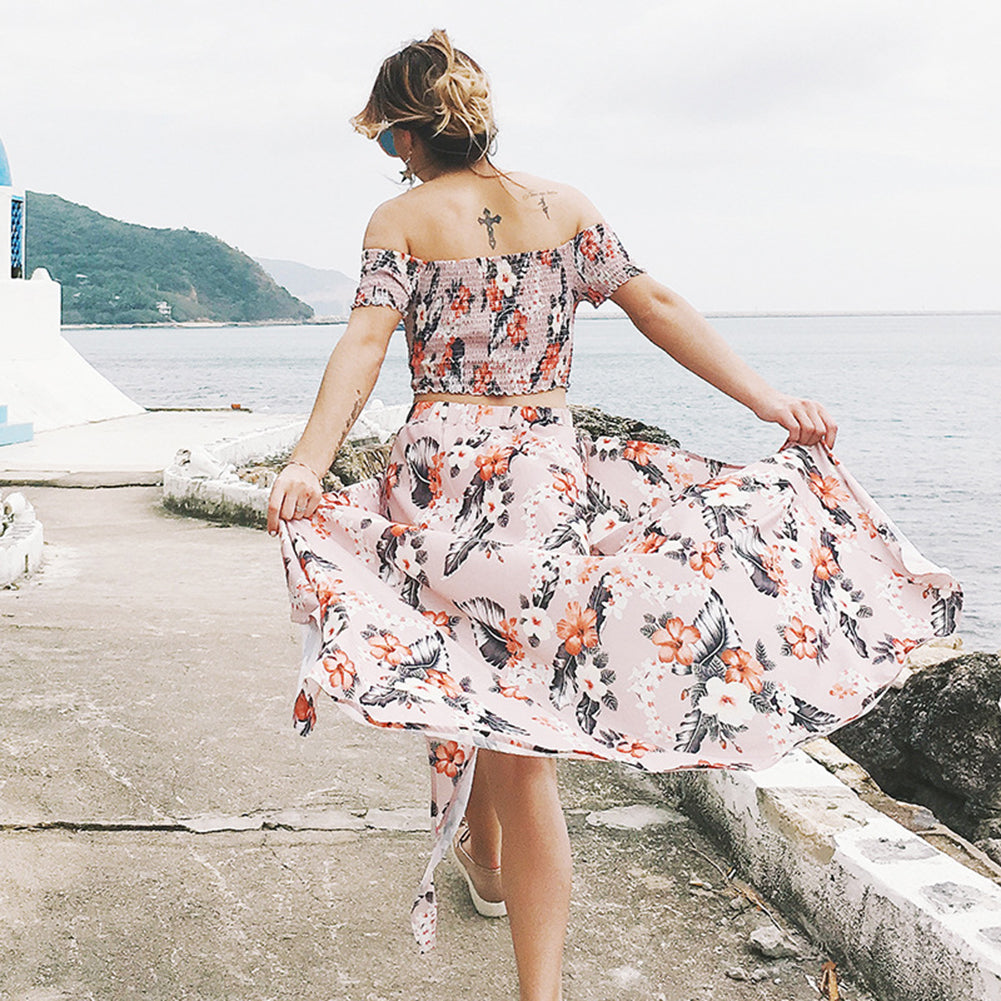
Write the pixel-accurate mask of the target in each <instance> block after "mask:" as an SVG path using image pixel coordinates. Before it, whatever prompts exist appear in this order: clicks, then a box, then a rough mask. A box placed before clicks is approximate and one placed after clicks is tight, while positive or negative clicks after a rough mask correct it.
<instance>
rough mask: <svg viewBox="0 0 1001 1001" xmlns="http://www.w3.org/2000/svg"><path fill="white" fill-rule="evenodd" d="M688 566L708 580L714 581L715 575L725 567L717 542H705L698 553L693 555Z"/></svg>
mask: <svg viewBox="0 0 1001 1001" xmlns="http://www.w3.org/2000/svg"><path fill="white" fill-rule="evenodd" d="M688 565H689V566H690V567H691V568H692V569H693V570H695V571H697V572H699V573H701V574H702V575H703V576H704V577H705V578H706V580H712V578H713V575H714V574H715V573H716V571H717V570H719V568H720V567H721V566H722V565H723V561H722V560H721V559H720V555H719V545H718V544H717V543H715V542H704V543H703V544H702V548H701V549H700V550H699V551H698V552H697V553H692V555H691V558H690V559H689V561H688Z"/></svg>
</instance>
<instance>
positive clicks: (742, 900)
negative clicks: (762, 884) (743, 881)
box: [730, 894, 751, 911]
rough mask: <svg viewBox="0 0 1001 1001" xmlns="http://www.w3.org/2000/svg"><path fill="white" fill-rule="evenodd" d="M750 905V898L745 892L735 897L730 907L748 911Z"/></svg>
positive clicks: (735, 909)
mask: <svg viewBox="0 0 1001 1001" xmlns="http://www.w3.org/2000/svg"><path fill="white" fill-rule="evenodd" d="M750 906H751V902H750V900H748V899H747V897H745V896H744V895H743V894H741V895H740V896H739V897H734V898H733V900H731V901H730V908H731V910H734V911H746V910H747V908H748V907H750Z"/></svg>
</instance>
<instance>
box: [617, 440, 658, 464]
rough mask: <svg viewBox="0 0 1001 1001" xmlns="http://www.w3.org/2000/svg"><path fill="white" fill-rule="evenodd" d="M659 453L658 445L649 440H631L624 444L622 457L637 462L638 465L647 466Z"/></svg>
mask: <svg viewBox="0 0 1001 1001" xmlns="http://www.w3.org/2000/svg"><path fill="white" fill-rule="evenodd" d="M656 455H657V446H656V445H654V444H653V443H652V442H649V441H633V440H631V439H630V440H629V441H627V442H626V444H625V445H624V446H623V449H622V458H623V459H629V460H631V461H632V462H635V463H636V465H637V466H645V465H647V463H649V461H650V460H651V459H653V458H655V457H656Z"/></svg>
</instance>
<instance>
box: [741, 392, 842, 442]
mask: <svg viewBox="0 0 1001 1001" xmlns="http://www.w3.org/2000/svg"><path fill="white" fill-rule="evenodd" d="M754 413H755V414H756V415H757V416H758V417H760V418H761V420H763V421H770V422H772V423H774V424H778V425H780V426H781V427H783V428H785V429H786V431H787V432H788V435H789V436H788V437H787V438H786V440H785V442H784V443H783V445H782V448H788V446H790V445H816V444H817V442H819V441H822V442H823V443H824V444H825V445H826V446H827V447H828V448H834V439H835V438H836V437H837V434H838V426H837V424H835V423H834V419H833V418H832V417H831V415H830V414H829V413H828V412H827V410H826V408H825V407H824V405H823V404H822V403H817V401H816V400H804V399H800V398H799V397H796V396H787V395H786V394H785V393H779V392H773V393H771V394H769V395H768V397H767V398H766V399H765V401H764V402H763V403H762V404H761V405H759V406H757V407H755V408H754Z"/></svg>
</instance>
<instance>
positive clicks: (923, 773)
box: [828, 651, 1001, 865]
mask: <svg viewBox="0 0 1001 1001" xmlns="http://www.w3.org/2000/svg"><path fill="white" fill-rule="evenodd" d="M916 652H917V651H916ZM942 652H943V653H945V654H946V659H944V660H942V661H941V662H939V663H932V664H929V665H928V666H920V662H919V664H918V666H917V667H916V669H914V670H913V671H912V673H911V674H910V676H909V677H908V678H907V679H906V681H905V682H904V683H903V685H902V686H901V687H900V688H898V689H891V690H890V691H888V692H886V694H885V695H884V696H883V697H882V699H880V702H879V704H878V705H877V706H875V707H874V708H873V709H872V710H871V711H870V712H868V713H867V714H866V715H865V716H863V717H862V718H861V719H858V720H856V721H854V722H852V723H849V724H847V725H846V726H844V727H842V728H841V729H840V730H837V731H836V732H834V733H832V734H831V735H830V736H829V738H828V739H829V740H830V741H831V742H832V743H833V744H835V745H837V746H838V747H839V748H840V749H841V750H842V751H844V752H845V753H846V754H848V755H849V756H850V757H851V758H853V759H854V760H855V761H857V762H858V763H859V764H860V765H862V767H863V768H865V769H866V771H867V772H868V773H869V774H870V775H871V776H872V778H873V780H874V781H875V782H876V784H877V785H878V786H879V787H880V788H881V789H882V790H883V791H884V792H886V793H888V794H889V795H891V796H893V797H894V798H896V799H900V800H906V801H908V802H911V803H917V804H920V805H922V806H925V807H927V809H929V810H930V811H931V812H932V813H933V814H934V816H935V817H936V819H937V820H938V821H940V822H941V823H943V824H945V825H946V826H947V827H949V828H951V829H952V830H954V831H956V832H957V833H958V834H961V835H962V836H963V837H964V838H966V839H968V840H969V841H971V842H973V844H974V845H975V846H976V847H977V848H979V849H980V850H981V851H983V852H984V853H985V854H986V855H987V856H988V857H989V858H991V859H993V861H994V862H996V863H998V864H999V865H1001V657H999V655H998V654H996V653H963V654H959V655H958V656H956V655H949V652H948V651H942Z"/></svg>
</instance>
